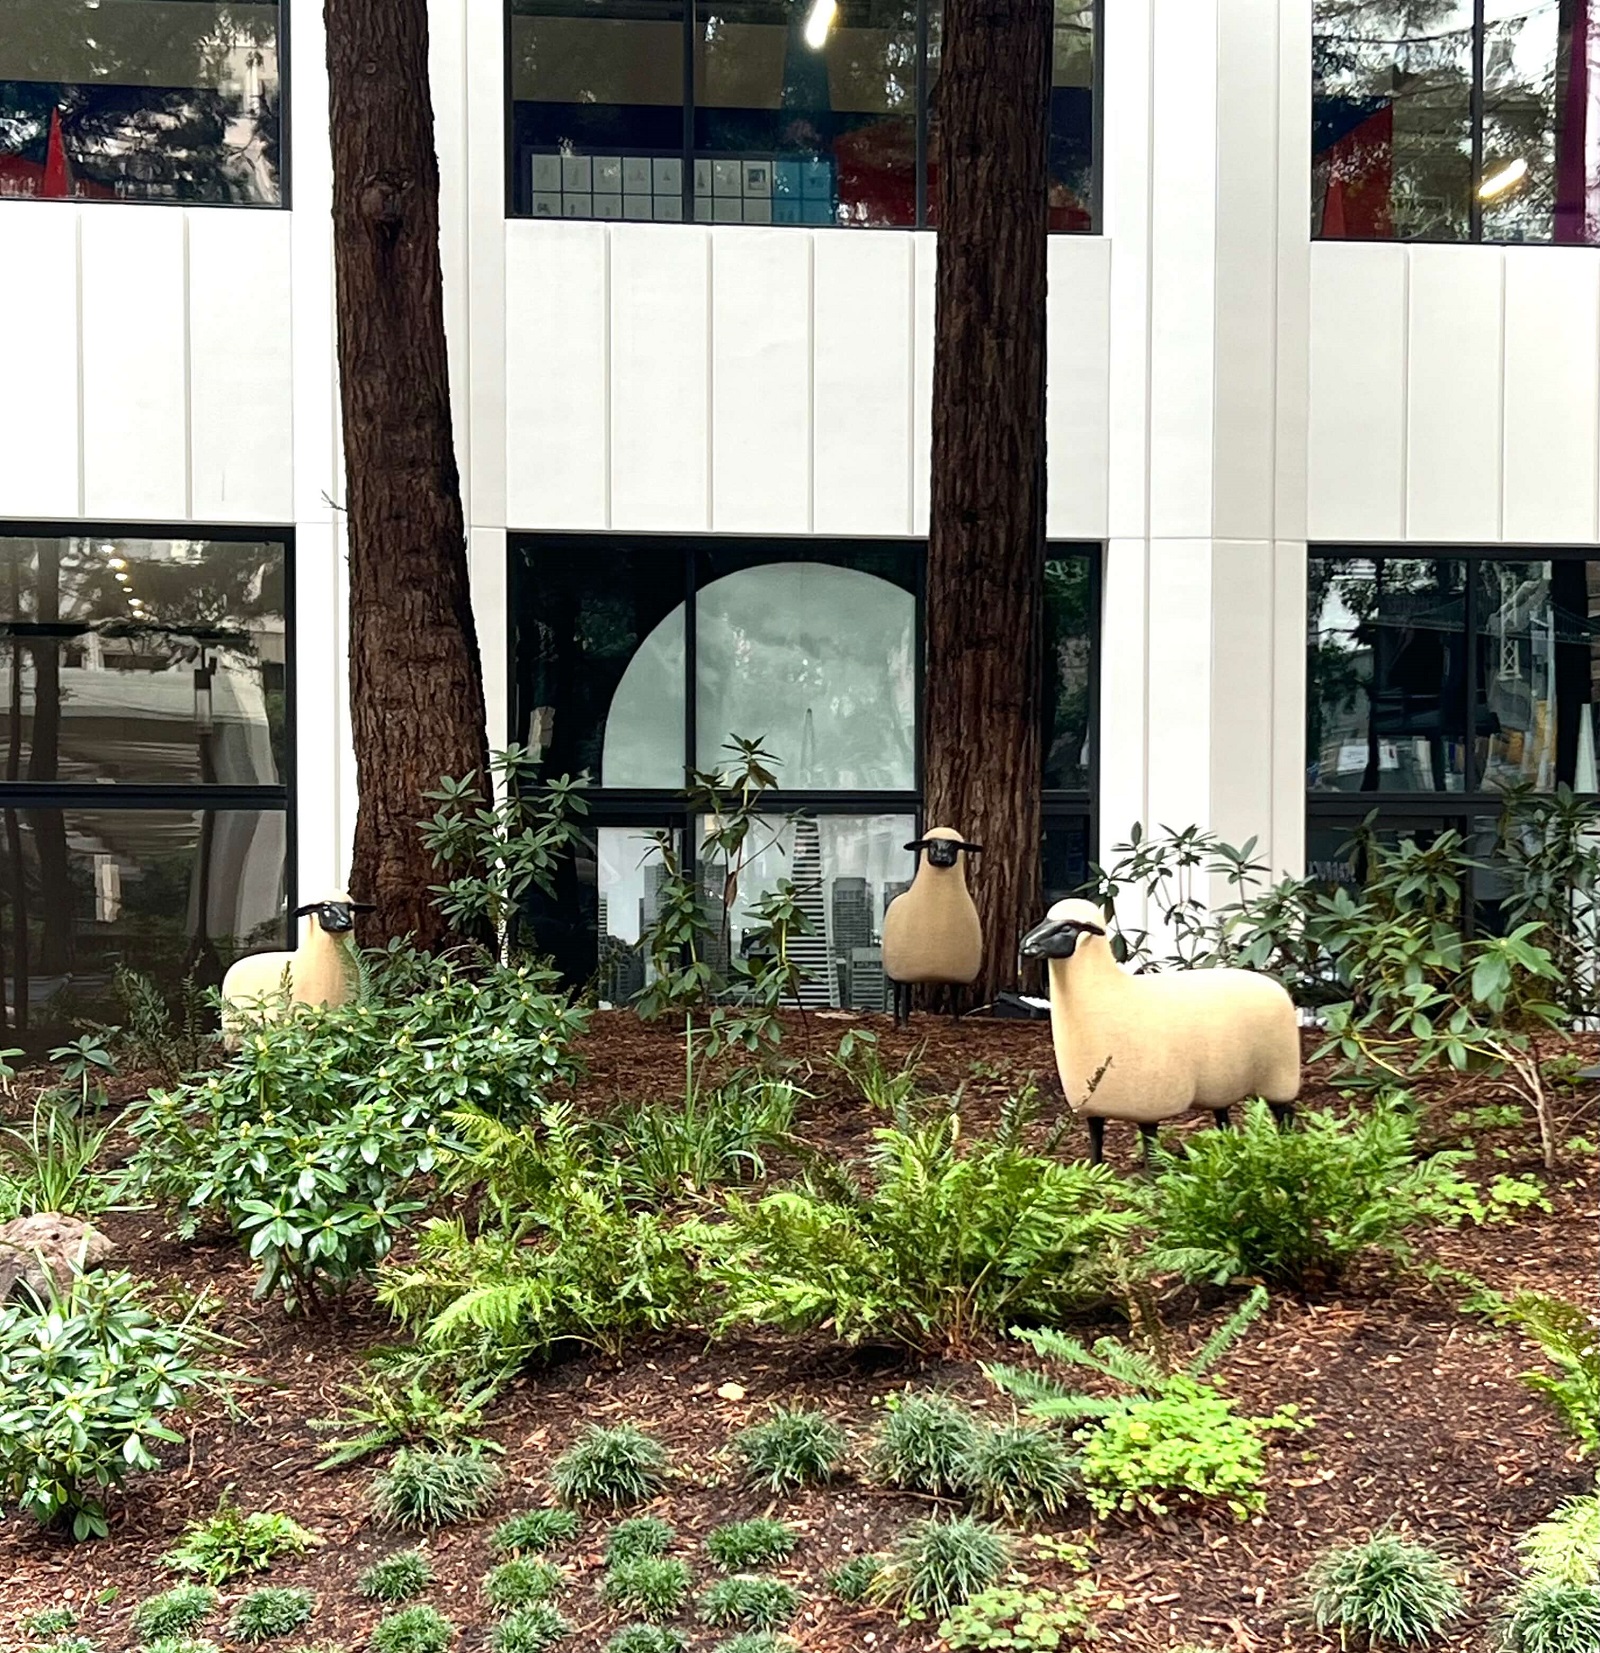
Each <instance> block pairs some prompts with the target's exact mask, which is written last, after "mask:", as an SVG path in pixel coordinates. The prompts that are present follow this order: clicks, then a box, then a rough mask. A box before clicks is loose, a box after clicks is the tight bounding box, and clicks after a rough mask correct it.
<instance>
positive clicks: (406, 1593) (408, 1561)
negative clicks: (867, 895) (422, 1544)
mask: <svg viewBox="0 0 1600 1653" xmlns="http://www.w3.org/2000/svg"><path fill="white" fill-rule="evenodd" d="M432 1583H433V1563H432V1562H431V1561H429V1560H428V1558H427V1556H425V1555H424V1554H423V1553H422V1551H421V1550H396V1551H395V1553H394V1554H393V1555H386V1556H385V1557H384V1558H383V1559H382V1560H381V1561H375V1562H373V1564H372V1565H371V1566H370V1567H368V1568H367V1570H366V1571H365V1572H364V1573H362V1575H361V1576H360V1577H359V1578H358V1579H357V1580H356V1588H357V1589H358V1590H359V1591H360V1592H361V1594H362V1595H364V1596H367V1597H368V1598H369V1599H371V1600H373V1601H410V1600H411V1598H412V1597H413V1596H420V1595H421V1594H422V1592H423V1591H424V1590H426V1589H427V1588H428V1586H429V1585H430V1584H432Z"/></svg>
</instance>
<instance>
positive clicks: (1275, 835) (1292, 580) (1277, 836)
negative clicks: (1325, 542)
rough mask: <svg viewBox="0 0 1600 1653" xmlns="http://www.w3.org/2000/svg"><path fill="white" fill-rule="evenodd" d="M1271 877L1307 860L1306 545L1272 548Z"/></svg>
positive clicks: (1296, 872) (1293, 872)
mask: <svg viewBox="0 0 1600 1653" xmlns="http://www.w3.org/2000/svg"><path fill="white" fill-rule="evenodd" d="M1272 565H1273V573H1272V683H1271V695H1272V750H1271V755H1272V826H1271V859H1270V865H1271V867H1272V876H1273V877H1274V878H1275V879H1278V878H1299V877H1302V876H1304V873H1305V861H1306V546H1305V542H1304V541H1303V540H1280V541H1278V542H1277V543H1276V544H1275V545H1274V546H1273V548H1272Z"/></svg>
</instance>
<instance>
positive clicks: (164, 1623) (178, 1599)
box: [132, 1584, 217, 1642]
mask: <svg viewBox="0 0 1600 1653" xmlns="http://www.w3.org/2000/svg"><path fill="white" fill-rule="evenodd" d="M216 1610H217V1592H216V1591H215V1590H213V1589H212V1588H211V1586H210V1585H209V1584H175V1585H173V1587H172V1588H171V1589H170V1590H163V1591H162V1592H161V1593H160V1595H155V1596H146V1597H145V1599H144V1600H143V1601H141V1602H140V1603H139V1605H138V1606H137V1607H135V1608H134V1610H133V1621H132V1622H133V1633H134V1635H135V1636H137V1637H138V1638H139V1640H140V1641H141V1642H153V1641H155V1640H157V1639H158V1638H159V1637H161V1636H181V1635H183V1634H184V1632H185V1631H189V1630H194V1629H196V1628H198V1627H199V1626H200V1625H202V1624H204V1623H205V1622H206V1620H207V1619H208V1618H210V1617H211V1615H212V1614H213V1613H214V1612H216Z"/></svg>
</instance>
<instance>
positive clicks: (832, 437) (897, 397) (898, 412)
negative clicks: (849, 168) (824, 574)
mask: <svg viewBox="0 0 1600 1653" xmlns="http://www.w3.org/2000/svg"><path fill="white" fill-rule="evenodd" d="M815 241H816V250H815V266H814V284H813V304H814V312H815V313H814V319H813V322H812V326H813V328H814V338H815V349H816V359H815V364H814V378H813V384H814V385H815V395H816V400H815V404H814V407H815V413H814V421H815V423H814V431H813V437H812V441H813V453H814V456H815V457H814V472H813V475H814V482H813V487H814V490H815V507H814V510H813V513H812V521H813V523H814V524H815V527H816V530H817V532H818V533H822V534H904V533H907V532H909V530H910V527H911V486H910V484H911V402H912V361H911V329H912V309H913V305H912V257H913V253H912V246H913V241H912V237H910V236H908V235H889V234H871V235H865V234H862V233H861V232H860V231H858V230H822V231H818V232H817V235H816V237H815Z"/></svg>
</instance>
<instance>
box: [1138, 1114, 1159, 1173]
mask: <svg viewBox="0 0 1600 1653" xmlns="http://www.w3.org/2000/svg"><path fill="white" fill-rule="evenodd" d="M1155 1145H1156V1127H1155V1126H1154V1125H1141V1126H1140V1127H1139V1163H1140V1164H1141V1165H1143V1166H1144V1168H1145V1169H1146V1170H1149V1168H1150V1150H1151V1149H1152V1148H1154V1147H1155Z"/></svg>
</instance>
